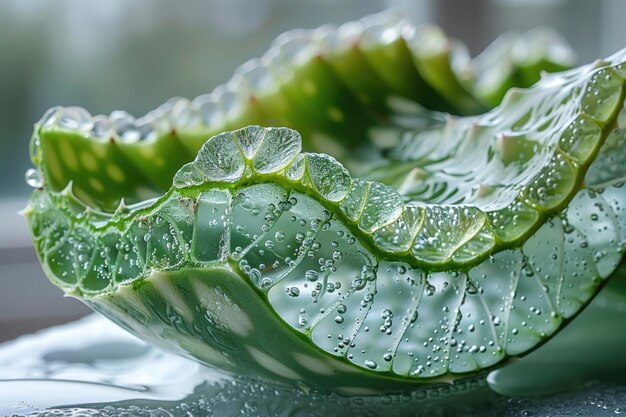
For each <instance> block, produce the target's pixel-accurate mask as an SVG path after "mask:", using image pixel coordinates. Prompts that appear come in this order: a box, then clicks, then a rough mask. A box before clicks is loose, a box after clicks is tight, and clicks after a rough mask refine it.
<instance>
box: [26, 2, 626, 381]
mask: <svg viewBox="0 0 626 417" xmlns="http://www.w3.org/2000/svg"><path fill="white" fill-rule="evenodd" d="M519 44H523V45H524V46H525V48H519V47H517V48H516V47H515V45H518V46H519ZM519 50H526V51H532V53H528V54H527V55H523V56H520V55H519V53H517V52H515V51H519ZM625 60H626V53H624V52H619V53H617V54H615V55H613V56H611V57H609V58H607V59H605V60H601V61H597V62H596V63H594V64H590V65H587V66H583V67H580V68H577V69H574V70H569V71H566V72H560V73H556V74H551V75H542V76H541V80H540V81H538V82H537V83H536V84H535V85H533V86H532V87H530V88H525V89H520V88H512V89H510V88H511V87H516V86H523V87H527V86H528V85H529V84H531V83H533V82H535V81H536V80H538V79H539V73H540V71H541V70H543V69H545V70H562V69H564V68H565V67H567V66H568V65H569V63H570V56H569V55H568V52H567V49H565V48H564V47H563V46H562V45H561V44H560V43H559V41H558V39H556V38H555V37H554V35H552V34H550V33H545V32H533V33H529V34H526V35H524V36H522V37H521V38H516V39H509V41H507V42H504V41H500V42H498V43H496V44H494V45H493V46H491V47H490V48H488V49H487V50H486V51H485V52H484V53H483V54H481V55H480V56H479V57H477V58H475V59H473V60H472V59H469V58H468V57H467V56H466V54H465V53H464V49H463V47H462V46H461V45H460V44H458V43H457V42H455V41H453V40H451V39H448V38H447V37H445V35H444V34H442V33H441V32H440V31H439V30H438V29H436V28H434V27H419V28H416V27H413V26H411V25H410V24H409V23H407V22H405V21H404V20H401V19H397V18H395V17H393V16H392V15H389V14H382V15H377V16H373V17H368V18H365V19H363V20H361V21H358V22H351V23H347V24H345V25H342V26H340V27H339V28H334V27H330V26H324V27H322V28H320V29H317V30H313V31H293V32H288V33H287V34H284V35H282V36H281V37H279V38H278V39H277V40H276V42H275V43H274V44H273V46H272V47H271V48H270V50H269V51H268V52H267V53H266V54H265V55H264V56H263V58H261V59H258V60H253V61H250V62H248V63H246V64H244V65H243V66H242V67H241V68H240V69H239V70H237V72H236V74H235V76H234V77H233V79H232V80H231V81H230V82H229V83H227V84H225V85H224V86H221V87H218V88H217V89H216V90H215V91H214V92H213V93H211V94H208V95H204V96H200V97H198V98H196V99H194V100H193V101H191V102H190V101H188V100H185V99H173V100H171V101H169V102H168V103H166V104H165V105H163V106H162V107H160V108H158V109H157V110H155V111H154V112H152V113H149V114H148V115H146V116H144V117H143V118H141V119H137V120H135V119H133V118H132V117H131V116H130V115H128V114H126V113H124V112H114V113H112V114H111V116H108V117H107V116H96V117H91V116H90V115H89V114H88V113H87V112H86V111H85V110H82V109H79V108H54V109H51V110H50V111H49V112H48V113H46V115H45V116H44V117H43V119H42V120H41V121H40V122H39V123H38V124H37V125H36V127H35V134H34V139H33V144H32V159H33V163H34V164H35V166H36V171H34V173H31V174H29V175H30V183H31V184H32V185H34V186H36V187H37V189H36V190H35V191H34V192H33V194H32V197H31V200H30V203H29V205H28V207H27V208H26V209H25V211H24V213H25V215H26V217H27V219H28V222H29V225H30V228H31V232H32V236H33V240H34V242H35V247H36V249H37V252H38V254H39V256H40V259H41V262H42V265H43V268H44V270H45V272H46V274H47V275H48V277H49V278H50V279H51V280H52V281H53V282H54V283H55V284H56V285H58V286H59V287H61V288H62V289H63V290H64V291H65V292H66V293H67V294H69V295H72V296H74V297H77V298H79V299H81V300H82V301H84V302H85V303H86V304H88V305H89V306H91V307H92V308H93V309H94V310H96V311H98V312H100V313H102V314H103V315H105V316H107V317H108V318H110V319H111V320H113V321H114V322H116V323H118V324H120V325H121V326H122V327H124V328H126V329H127V330H129V331H131V332H132V333H134V334H136V335H138V336H140V337H141V338H142V339H145V340H147V341H150V342H152V343H154V344H156V345H159V346H161V347H164V348H166V349H169V350H172V351H174V352H178V353H180V354H183V355H185V356H189V357H192V358H194V359H196V360H198V361H200V362H202V363H205V364H207V365H211V366H215V367H217V368H220V369H222V370H224V371H226V372H230V373H234V374H251V375H259V376H263V377H267V378H270V379H274V380H281V381H287V382H289V383H299V384H305V385H308V386H316V387H321V388H325V389H332V390H335V391H338V392H341V393H377V392H382V391H393V390H399V389H406V388H411V387H415V385H416V384H437V383H443V382H450V381H454V380H457V379H461V378H467V377H468V376H473V375H482V374H483V373H484V372H486V371H488V370H490V369H492V368H494V367H496V366H499V365H502V364H504V363H505V362H506V361H507V360H509V359H510V358H515V357H518V356H521V355H524V354H525V353H527V352H529V351H531V350H532V349H534V348H536V347H537V346H539V345H540V344H542V343H544V342H546V341H547V340H548V339H549V338H550V337H551V336H552V335H554V334H555V333H556V332H557V331H558V330H559V329H560V328H562V327H563V325H564V324H565V323H567V322H568V320H570V319H572V318H573V317H574V316H575V315H576V314H577V313H578V312H579V311H580V310H581V309H582V308H583V307H584V306H585V305H586V304H587V303H588V302H589V300H590V299H591V298H592V297H593V296H594V294H595V293H596V292H597V291H598V289H599V288H600V287H601V286H602V284H603V283H604V282H605V280H606V279H607V278H609V277H610V276H611V275H612V274H613V272H614V271H615V270H616V269H617V267H618V265H619V264H620V262H621V260H622V255H623V249H624V234H625V233H626V211H625V209H624V204H625V203H626V193H625V192H624V189H623V188H622V183H623V181H624V178H623V177H624V174H625V172H624V167H625V166H626V165H625V164H624V162H625V161H624V157H623V154H624V149H625V147H624V143H623V142H624V130H623V128H624V126H623V120H624V117H623V115H622V108H623V101H624V97H623V84H624V79H625V78H626V70H625V69H624V68H625V67H624V64H623V62H624V61H625ZM493 62H497V65H494V64H493ZM507 90H508V92H507ZM505 92H506V94H505ZM494 106H495V108H493V109H491V110H489V109H490V108H492V107H494ZM446 113H449V114H446ZM260 126H288V127H260ZM209 138H210V139H209ZM207 139H208V140H207ZM313 151H315V152H317V153H312V152H313ZM190 161H191V162H190Z"/></svg>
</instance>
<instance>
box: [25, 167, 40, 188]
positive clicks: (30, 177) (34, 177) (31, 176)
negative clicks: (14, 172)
mask: <svg viewBox="0 0 626 417" xmlns="http://www.w3.org/2000/svg"><path fill="white" fill-rule="evenodd" d="M24 178H25V179H26V184H28V185H29V186H30V187H33V188H41V187H43V180H42V178H41V173H40V172H39V170H37V169H35V168H30V169H28V170H27V171H26V174H24Z"/></svg>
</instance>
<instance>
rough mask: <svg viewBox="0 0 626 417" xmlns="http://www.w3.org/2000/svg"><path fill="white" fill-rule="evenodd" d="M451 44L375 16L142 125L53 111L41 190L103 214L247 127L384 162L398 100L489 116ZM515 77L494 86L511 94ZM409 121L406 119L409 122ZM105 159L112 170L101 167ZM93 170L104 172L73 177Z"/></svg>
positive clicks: (399, 129)
mask: <svg viewBox="0 0 626 417" xmlns="http://www.w3.org/2000/svg"><path fill="white" fill-rule="evenodd" d="M537 43H538V44H541V43H540V42H537ZM427 44H428V45H430V46H429V47H426V46H425V45H427ZM420 45H422V46H420ZM450 45H458V43H455V42H454V41H452V40H449V39H446V38H445V37H444V35H443V34H442V33H441V32H439V31H437V30H435V29H433V28H430V27H429V28H422V29H419V30H416V29H415V28H413V27H412V26H411V25H410V24H409V23H408V22H406V21H405V20H404V19H402V18H400V17H398V16H397V15H394V14H393V13H383V14H379V15H375V16H371V17H367V18H364V19H362V20H361V21H359V22H351V23H348V24H345V25H342V26H341V27H340V28H335V27H333V26H324V27H321V28H319V29H316V30H308V31H306V30H295V31H291V32H287V33H285V34H284V35H282V36H281V37H279V38H278V39H277V40H276V41H275V42H274V44H273V45H272V47H271V48H270V50H269V51H268V52H267V53H266V54H265V55H264V56H263V57H262V58H260V59H258V60H252V61H250V62H248V63H246V64H244V65H242V66H241V67H240V68H239V69H238V70H237V71H236V72H235V75H234V76H233V78H232V79H231V80H230V81H229V82H227V83H226V84H224V85H222V86H219V87H218V88H216V89H215V90H214V91H213V92H212V93H210V94H207V95H203V96H199V97H197V98H196V99H194V100H192V101H189V100H186V99H181V98H176V99H172V100H170V101H168V102H167V103H165V104H164V105H162V106H160V107H159V108H158V109H156V110H155V111H153V112H150V113H149V114H147V115H146V116H144V117H141V118H139V119H134V118H133V117H132V116H131V115H129V114H127V113H125V112H114V113H112V114H111V116H110V117H106V116H98V117H95V118H93V119H92V118H91V116H90V115H89V114H88V113H87V112H86V111H85V110H82V109H78V108H66V109H62V110H61V109H56V110H55V111H51V113H50V114H48V115H47V117H46V118H44V119H43V120H42V122H41V123H40V124H39V127H38V132H37V136H38V140H39V141H40V142H41V149H44V152H45V153H46V154H47V161H48V162H47V164H46V169H47V170H49V171H51V172H50V175H49V178H50V179H49V182H50V184H49V185H50V186H52V187H54V188H55V189H57V190H60V189H62V188H64V187H65V185H66V184H67V183H68V182H69V180H70V179H73V180H74V187H75V189H76V193H77V194H80V197H81V198H82V199H83V200H87V199H91V202H92V203H93V205H97V206H102V207H105V208H107V209H111V208H114V207H116V206H117V205H118V204H119V202H120V201H121V199H122V197H123V198H124V200H125V202H127V203H135V202H139V201H143V200H145V199H146V198H149V197H154V196H157V195H159V194H161V193H162V192H163V191H165V190H166V189H167V188H168V187H169V185H170V182H169V181H170V180H171V178H172V177H173V175H174V173H175V172H176V171H177V170H178V168H179V167H180V166H181V165H182V164H183V163H185V162H188V161H189V160H191V159H192V158H193V155H195V154H196V153H197V152H198V150H199V149H200V147H201V145H202V144H203V143H204V142H205V141H206V139H207V138H209V137H211V136H213V135H215V134H218V133H220V132H224V131H229V130H235V129H238V128H241V127H243V126H247V125H264V126H288V127H291V128H293V129H296V130H297V131H298V132H300V134H301V135H302V137H303V146H304V148H305V149H307V150H314V151H317V152H323V153H331V154H333V155H334V156H335V157H337V158H340V159H343V160H344V161H345V162H346V164H347V165H349V166H350V167H351V169H358V167H359V166H361V165H363V164H362V162H363V161H364V160H365V159H371V160H374V161H376V160H378V161H380V160H381V159H382V156H381V155H380V151H379V149H378V148H379V147H381V146H382V147H387V148H388V147H391V146H393V144H395V143H396V142H397V141H398V140H399V139H398V138H399V135H401V134H402V133H403V132H405V131H406V127H404V126H403V124H404V123H405V122H406V120H407V117H406V116H403V115H402V113H403V111H404V110H400V109H399V106H398V103H399V100H398V98H401V99H403V100H405V101H407V100H409V101H410V100H412V101H414V102H415V103H416V104H417V105H415V104H411V105H409V106H408V107H417V108H422V109H428V110H423V111H422V114H421V115H420V116H419V117H418V118H420V119H423V120H424V121H425V123H426V124H428V123H431V122H432V120H436V119H438V118H439V116H437V115H436V114H434V113H433V111H434V110H443V111H449V112H452V113H454V114H461V113H462V114H465V113H475V112H482V111H483V110H484V109H485V107H484V105H483V104H481V100H482V99H481V93H480V92H479V89H475V88H474V84H473V83H472V82H471V80H473V79H474V78H476V79H478V78H479V77H481V76H482V74H483V73H487V72H488V68H483V66H480V65H478V66H477V68H478V69H477V70H474V71H473V72H472V74H473V75H472V74H470V75H469V80H468V79H467V77H468V76H467V75H463V74H461V71H460V70H459V69H457V68H454V65H453V61H455V60H456V61H463V60H464V59H465V58H463V57H464V56H465V55H464V53H463V52H462V48H461V47H455V48H452V49H451V48H450ZM410 46H411V47H410ZM544 55H545V59H543V60H540V61H539V62H540V63H539V64H538V66H537V68H536V71H535V70H534V69H533V70H532V71H535V72H534V73H535V74H538V72H539V70H540V69H550V68H553V67H554V68H560V67H559V66H558V65H556V64H555V65H552V64H551V63H553V62H556V63H557V64H558V62H560V61H558V60H556V59H553V57H552V55H550V54H543V55H542V54H540V57H544ZM533 60H536V59H535V57H533ZM533 62H535V61H533ZM466 64H467V65H470V66H471V64H472V63H471V62H469V63H466ZM532 71H531V72H532ZM519 82H521V81H515V82H512V83H511V82H509V81H502V82H498V83H497V84H498V86H501V85H502V86H506V87H507V88H508V87H509V86H510V85H511V84H512V85H520V84H519ZM503 88H504V87H503ZM492 104H493V103H490V105H492ZM400 107H407V103H406V102H405V103H404V104H403V105H402V106H400ZM398 116H401V117H398ZM408 119H409V120H411V122H410V123H414V121H413V120H414V119H416V116H415V115H414V114H411V115H410V116H408ZM400 120H402V121H400ZM381 144H383V145H381ZM162 155H168V158H163V157H162ZM103 160H107V161H108V163H107V164H106V165H105V166H100V163H99V161H103ZM131 166H132V168H130V167H131ZM100 169H106V174H107V175H99V174H98V175H94V176H85V177H80V176H76V175H75V174H76V172H77V171H82V172H93V173H94V174H95V173H96V172H97V171H98V170H100ZM95 177H97V178H95ZM131 189H132V190H134V191H130V190H131Z"/></svg>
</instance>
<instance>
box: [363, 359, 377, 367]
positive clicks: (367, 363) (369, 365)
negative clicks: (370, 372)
mask: <svg viewBox="0 0 626 417" xmlns="http://www.w3.org/2000/svg"><path fill="white" fill-rule="evenodd" d="M365 366H367V367H368V368H370V369H376V368H377V367H378V364H377V363H376V362H374V361H372V360H366V361H365Z"/></svg>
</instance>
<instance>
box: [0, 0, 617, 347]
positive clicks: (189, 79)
mask: <svg viewBox="0 0 626 417" xmlns="http://www.w3.org/2000/svg"><path fill="white" fill-rule="evenodd" d="M392 6H393V7H400V8H402V9H403V10H404V11H405V13H406V15H407V16H409V17H410V18H411V19H412V20H414V21H415V22H416V23H419V22H424V21H430V22H434V23H437V24H439V25H440V26H442V27H443V28H444V29H445V31H446V32H447V33H449V34H451V35H453V36H456V37H458V38H460V39H462V40H463V41H464V42H465V43H466V44H467V45H468V46H469V48H470V51H471V52H472V53H473V54H476V53H478V52H480V51H481V50H482V49H483V48H484V47H485V46H486V45H488V44H489V43H490V42H491V41H492V40H493V39H495V37H496V36H497V35H498V34H500V33H502V32H504V31H507V30H514V29H518V30H527V29H530V28H533V27H536V26H550V27H553V28H555V29H556V30H557V31H559V32H560V33H561V34H562V35H563V36H564V37H565V38H566V39H567V40H568V41H569V42H570V44H571V45H572V46H573V48H574V50H576V52H577V53H578V56H579V63H584V62H588V61H591V60H593V59H595V58H598V57H603V56H605V55H608V54H610V53H612V52H614V51H616V50H618V49H620V48H622V47H626V25H624V24H623V16H626V1H623V0H597V1H588V0H472V1H467V0H189V1H185V2H176V3H175V2H172V1H168V0H133V1H128V0H107V1H99V0H27V1H25V0H2V2H0V341H3V340H8V339H10V338H13V337H15V336H17V335H19V334H23V333H26V332H30V331H33V330H36V329H39V328H42V327H46V326H49V325H51V324H55V323H61V322H65V321H68V320H71V319H74V318H77V317H79V316H81V315H84V314H87V313H88V309H87V308H86V307H84V306H83V305H82V304H81V303H80V302H78V301H76V300H73V299H64V298H63V297H62V293H61V291H60V290H57V289H56V288H55V287H53V285H52V284H51V283H49V282H48V281H47V280H46V279H45V278H44V276H43V273H42V272H41V268H40V266H39V264H38V262H37V260H36V257H35V253H34V251H33V249H32V247H31V243H30V239H29V236H28V232H27V229H26V223H25V221H24V220H23V219H22V218H20V217H19V216H18V215H17V214H16V213H17V211H18V210H19V209H21V208H22V207H23V206H24V205H25V202H26V199H27V196H28V193H29V188H28V187H27V186H26V184H25V182H24V171H25V170H26V169H28V168H29V166H30V162H29V160H28V143H29V140H30V135H31V133H32V125H33V123H34V122H35V121H37V120H38V119H39V118H40V117H41V115H42V114H43V113H44V111H45V110H46V109H48V108H49V107H51V106H54V105H57V104H60V105H80V106H83V107H85V108H87V110H89V111H90V112H91V113H92V114H99V113H104V114H108V113H110V112H111V111H112V110H115V109H124V110H127V111H129V112H130V113H133V114H134V115H135V116H141V115H143V114H145V113H146V112H148V111H149V110H151V109H153V108H155V107H157V106H158V105H159V104H161V103H163V102H164V101H165V100H167V99H168V98H169V97H172V96H184V97H189V98H192V97H195V96H197V95H199V94H202V93H205V92H209V91H211V90H212V89H213V88H214V87H215V86H217V85H218V84H220V83H222V82H224V81H227V80H228V79H229V78H230V75H231V74H232V72H233V70H234V69H235V68H236V67H237V66H238V65H239V64H241V63H243V62H245V61H247V60H248V59H250V58H253V57H258V56H260V55H261V54H262V53H263V52H264V51H265V50H266V49H267V48H268V46H269V44H270V42H271V40H272V39H273V38H275V37H276V36H277V35H279V34H280V33H281V32H283V31H285V30H288V29H291V28H295V27H302V28H314V27H316V26H319V25H321V24H324V23H327V22H331V23H343V22H345V21H348V20H352V19H357V18H359V17H362V16H364V15H366V14H370V13H374V12H377V11H380V10H383V9H386V8H388V7H392Z"/></svg>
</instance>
